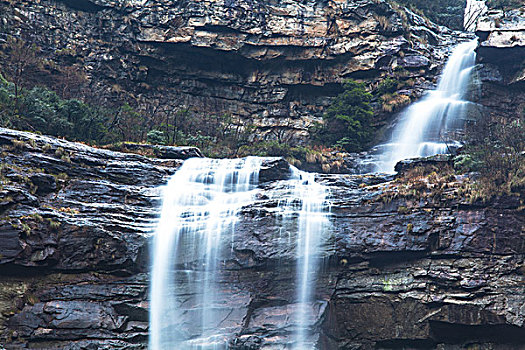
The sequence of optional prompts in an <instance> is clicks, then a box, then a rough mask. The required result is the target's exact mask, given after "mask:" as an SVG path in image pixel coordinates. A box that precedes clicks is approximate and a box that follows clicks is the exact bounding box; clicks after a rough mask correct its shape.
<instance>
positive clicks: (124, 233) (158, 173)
mask: <svg viewBox="0 0 525 350" xmlns="http://www.w3.org/2000/svg"><path fill="white" fill-rule="evenodd" d="M0 146H1V148H2V189H1V191H2V192H1V193H2V200H1V201H0V210H1V212H0V215H1V218H2V224H1V226H0V237H2V239H1V240H0V254H1V255H0V256H1V258H0V264H1V265H0V266H1V268H0V286H1V287H0V308H1V310H0V311H1V315H2V316H1V318H0V329H1V340H0V343H2V344H3V346H4V347H5V348H6V349H20V348H39V349H94V348H97V349H119V348H125V349H133V348H137V349H143V348H145V347H146V344H147V331H148V323H147V320H148V314H147V310H148V300H147V289H148V283H149V282H148V281H149V277H148V261H149V258H148V256H147V255H148V254H147V252H148V238H149V237H150V235H151V233H152V230H153V228H154V227H155V223H156V220H157V215H158V212H159V207H160V192H161V189H160V188H159V187H158V186H159V185H162V184H164V183H165V182H166V181H167V179H168V177H169V176H170V175H171V174H173V172H174V171H175V170H176V169H177V167H178V166H179V165H180V163H181V161H180V160H176V159H156V158H146V157H143V156H139V155H132V154H123V153H117V152H110V151H106V150H100V149H93V148H89V147H87V146H84V145H79V144H73V143H68V142H65V141H62V140H56V139H52V138H47V137H43V136H37V135H32V134H29V133H22V132H15V131H10V130H6V129H1V130H0ZM180 151H181V152H182V154H178V155H177V157H181V158H184V157H185V156H186V155H187V152H188V151H189V150H187V149H182V150H180ZM173 152H174V150H172V154H173ZM173 157H174V156H172V158H173ZM448 166H449V165H447V159H446V158H444V160H443V161H442V162H441V163H439V164H437V163H436V164H424V163H423V164H417V163H411V164H410V165H407V166H406V167H404V168H403V169H400V170H402V171H403V172H406V173H409V172H410V171H415V170H414V169H416V170H417V169H422V170H421V171H420V172H417V174H419V175H418V176H417V178H415V179H413V178H410V176H408V175H406V176H405V175H403V178H402V179H399V180H395V181H393V180H392V178H388V177H378V176H370V175H367V176H355V175H323V176H320V177H318V181H321V182H322V183H324V184H325V185H326V186H328V188H329V190H330V201H331V203H332V210H331V213H330V222H331V229H330V235H329V236H328V237H325V238H326V240H325V244H324V246H323V252H324V253H323V254H324V256H326V259H325V264H324V266H322V267H321V270H320V272H319V273H318V279H317V288H316V302H314V303H312V304H311V305H310V309H309V322H310V324H311V327H312V329H313V330H314V332H313V335H312V339H314V340H315V341H316V342H317V344H318V347H319V348H320V349H338V348H340V349H354V348H355V349H357V348H362V349H369V348H414V349H424V348H443V349H460V348H469V347H479V348H491V349H513V348H515V349H518V348H520V346H522V340H523V339H524V337H525V326H524V321H525V309H524V307H523V292H524V290H523V288H524V287H523V282H524V274H525V265H524V259H525V238H524V236H523V230H524V224H525V223H524V218H523V210H522V209H519V208H518V207H519V205H520V203H519V200H515V199H512V198H507V199H505V198H500V199H498V200H497V201H496V202H493V203H491V204H490V205H489V204H488V205H483V204H469V203H468V202H466V201H464V200H462V198H461V197H462V195H461V194H460V193H461V192H460V191H461V188H462V187H461V185H462V183H463V182H465V181H467V180H468V179H467V178H465V177H455V176H448V177H446V178H445V179H446V180H443V181H442V182H440V181H435V180H432V179H433V178H434V177H435V175H433V174H432V172H433V171H434V170H435V169H437V168H441V169H443V168H446V167H448ZM425 167H427V168H428V169H425ZM43 169H45V170H43ZM411 169H412V170H411ZM425 174H427V175H425ZM434 174H435V173H434ZM287 176H289V169H288V166H287V165H286V163H284V162H283V161H278V160H269V162H267V163H266V164H265V166H264V170H263V173H262V176H261V178H260V181H261V184H260V193H259V195H258V196H257V199H256V200H255V202H254V203H253V204H252V205H250V206H247V207H246V208H244V209H243V211H242V213H241V218H240V221H239V223H238V225H237V228H236V232H235V238H234V247H233V252H234V255H233V256H231V257H228V258H227V259H226V260H225V261H224V268H223V269H222V270H221V271H222V272H221V275H220V276H219V277H218V278H217V280H219V281H220V282H219V285H220V288H219V292H218V298H221V300H222V302H223V303H221V305H223V307H224V310H225V318H224V319H223V320H222V321H221V322H218V324H217V329H230V330H232V329H233V330H234V331H233V332H231V333H230V334H231V336H230V338H229V341H230V348H232V349H259V348H262V349H264V348H267V349H269V348H272V349H275V348H279V349H281V348H282V349H284V348H285V347H286V346H287V345H289V344H290V341H291V333H292V322H293V321H292V320H293V315H294V313H295V312H297V305H296V304H295V300H296V293H295V290H296V286H295V284H296V281H295V271H294V270H295V266H296V260H295V259H296V258H295V249H294V247H295V245H294V243H293V240H291V241H290V243H289V244H282V241H281V238H282V235H283V232H281V230H280V228H281V227H282V216H281V215H280V213H279V211H278V210H276V208H277V200H278V198H279V193H280V191H282V190H283V188H282V183H281V182H280V181H279V180H280V179H284V178H286V177H287ZM290 225H291V226H290V227H287V228H285V230H290V232H291V234H292V235H293V232H294V225H295V224H294V223H293V220H292V222H291V224H290ZM284 234H286V232H285V233H284ZM182 277H183V276H181V278H182ZM179 292H181V293H182V292H183V289H181V290H180V291H179ZM192 297H193V296H188V295H181V298H185V299H187V298H189V299H188V300H191V299H192ZM188 326H189V327H190V328H191V323H190V324H189V325H188Z"/></svg>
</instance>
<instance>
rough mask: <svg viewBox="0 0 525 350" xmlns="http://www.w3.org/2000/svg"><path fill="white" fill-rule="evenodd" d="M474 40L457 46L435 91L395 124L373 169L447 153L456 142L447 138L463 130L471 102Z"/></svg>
mask: <svg viewBox="0 0 525 350" xmlns="http://www.w3.org/2000/svg"><path fill="white" fill-rule="evenodd" d="M476 47H477V40H473V41H469V42H466V43H462V44H460V45H458V46H457V47H456V48H455V49H454V50H453V52H452V55H451V56H450V58H449V59H448V61H447V63H446V65H445V69H444V71H443V73H442V75H441V78H440V80H439V83H438V86H437V89H436V90H433V91H430V92H428V93H427V95H426V96H425V97H423V99H422V100H421V101H419V102H417V103H414V104H413V105H411V106H410V107H409V108H408V109H407V110H406V112H404V114H403V116H402V117H401V120H400V122H399V124H398V125H397V126H396V127H395V129H394V131H393V133H392V138H391V140H390V142H389V143H387V144H384V145H380V146H379V148H381V149H383V152H382V154H381V155H380V156H379V159H378V160H377V161H376V163H375V171H377V172H384V173H391V172H394V167H395V165H396V163H397V162H399V161H400V160H403V159H409V158H416V157H426V156H431V155H435V154H443V153H450V149H451V148H452V147H454V146H456V147H457V142H456V141H453V140H451V139H450V136H449V135H451V134H454V133H456V132H458V131H460V130H462V129H463V126H464V118H465V116H466V112H467V110H468V108H469V106H470V105H471V102H469V101H466V100H465V94H466V92H467V88H468V85H469V83H470V80H471V75H472V74H471V73H472V70H473V69H474V65H475V61H476V52H475V51H474V50H475V49H476Z"/></svg>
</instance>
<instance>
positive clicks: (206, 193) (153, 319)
mask: <svg viewBox="0 0 525 350" xmlns="http://www.w3.org/2000/svg"><path fill="white" fill-rule="evenodd" d="M262 162H263V159H262V158H257V157H248V158H245V159H224V160H217V159H206V158H193V159H189V160H187V161H185V162H184V164H183V165H182V166H181V168H180V169H179V170H178V171H177V172H176V173H175V175H174V176H173V177H172V178H171V179H170V180H169V182H168V184H167V185H166V186H165V188H164V191H163V204H162V211H161V216H160V219H159V223H158V226H157V229H156V232H155V236H154V238H153V246H152V266H151V285H150V339H149V349H150V350H164V349H180V350H184V349H199V350H203V349H207V350H208V349H226V348H228V341H229V340H230V339H231V338H232V336H233V335H235V334H236V333H237V332H239V331H240V330H241V327H242V324H243V322H244V317H245V315H244V314H242V315H241V314H239V315H237V314H235V313H233V314H232V312H231V309H228V307H227V306H226V305H224V299H225V298H228V299H232V296H231V295H226V294H228V293H229V292H230V291H228V290H227V291H224V290H221V287H220V281H219V280H218V279H219V276H220V272H221V271H222V270H224V266H223V265H222V263H221V262H222V261H224V260H225V258H227V257H228V254H233V247H234V244H235V242H234V238H235V235H234V233H235V223H236V222H237V221H238V213H239V212H240V211H241V209H242V207H244V206H246V205H248V204H250V203H253V202H254V201H255V199H256V194H257V193H258V191H259V189H258V178H259V170H260V169H261V165H262ZM283 187H284V189H285V194H284V195H283V198H284V199H282V198H281V199H279V200H278V203H279V205H278V209H279V210H280V211H281V212H282V213H283V216H284V217H286V219H285V220H286V221H288V223H290V222H292V221H293V222H294V223H296V225H295V224H294V225H295V230H296V232H294V236H296V240H295V242H293V241H289V242H288V244H293V245H295V246H296V249H297V259H298V260H297V261H298V265H297V277H296V280H297V286H298V288H297V289H298V290H297V291H296V300H294V301H293V302H296V305H297V308H296V310H297V311H296V312H295V313H294V314H293V315H292V316H291V318H292V319H293V320H292V323H293V324H294V329H295V333H294V335H293V343H294V344H298V345H297V346H298V347H297V349H308V348H313V345H307V341H306V338H307V337H308V335H309V331H310V328H311V326H312V325H311V324H310V323H311V322H310V323H309V321H308V319H309V317H308V315H309V308H311V307H312V304H313V303H314V300H313V299H314V292H313V290H314V288H315V283H314V282H315V273H316V271H317V269H318V262H319V259H320V256H321V254H320V248H321V242H322V237H323V234H324V231H323V229H324V227H326V223H327V222H328V216H327V213H326V209H327V205H326V190H325V187H324V186H322V185H321V184H319V183H317V182H315V179H314V175H313V174H308V173H304V172H301V171H299V170H297V169H295V168H293V167H292V176H291V178H290V179H289V180H284V181H283ZM294 225H292V226H294ZM281 233H282V232H281V231H279V232H276V233H275V234H276V235H280V234H281ZM242 293H244V294H242ZM240 294H242V295H241V296H240V297H239V296H237V298H238V299H239V304H242V303H243V302H246V298H249V297H250V295H249V292H247V291H242V292H240ZM225 295H226V296H225ZM233 300H234V301H231V302H230V305H229V306H230V307H231V303H235V302H236V301H235V300H236V299H235V298H233ZM294 346H295V345H294Z"/></svg>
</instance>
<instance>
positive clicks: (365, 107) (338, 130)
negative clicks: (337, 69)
mask: <svg viewBox="0 0 525 350" xmlns="http://www.w3.org/2000/svg"><path fill="white" fill-rule="evenodd" d="M343 88H344V91H343V92H342V93H341V94H339V95H338V96H337V97H336V98H335V99H334V101H333V102H332V104H331V106H330V107H329V108H328V109H327V111H326V113H325V115H324V116H323V120H324V125H323V126H321V127H320V128H319V130H314V131H313V132H314V133H315V132H317V135H315V137H316V138H317V139H318V140H319V141H321V142H322V143H323V144H325V145H330V146H337V147H340V148H342V149H344V150H346V151H348V152H357V151H361V150H363V149H364V148H365V147H367V146H368V144H369V143H370V141H371V140H372V136H373V132H374V129H373V128H372V126H371V119H372V117H373V112H372V107H371V106H370V101H371V100H372V95H371V94H370V93H369V92H367V91H366V89H365V84H363V83H358V82H356V81H353V80H348V81H346V82H345V83H344V85H343Z"/></svg>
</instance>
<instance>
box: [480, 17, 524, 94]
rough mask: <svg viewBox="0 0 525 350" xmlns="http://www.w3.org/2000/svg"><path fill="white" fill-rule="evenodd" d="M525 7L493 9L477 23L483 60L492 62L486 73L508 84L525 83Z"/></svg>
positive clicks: (483, 61)
mask: <svg viewBox="0 0 525 350" xmlns="http://www.w3.org/2000/svg"><path fill="white" fill-rule="evenodd" d="M523 11H525V7H523V8H521V9H516V10H510V11H507V12H503V11H491V12H488V13H487V14H485V15H484V16H483V17H482V18H481V19H480V20H479V21H478V24H477V28H476V35H477V36H478V37H479V39H480V46H479V48H478V55H479V60H480V62H482V63H484V64H486V65H488V67H487V72H488V73H486V74H484V75H487V76H488V77H490V79H491V80H493V81H496V82H502V83H505V84H520V85H521V86H523V84H524V83H525V59H524V53H525V19H524V18H525V17H524V16H523Z"/></svg>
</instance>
